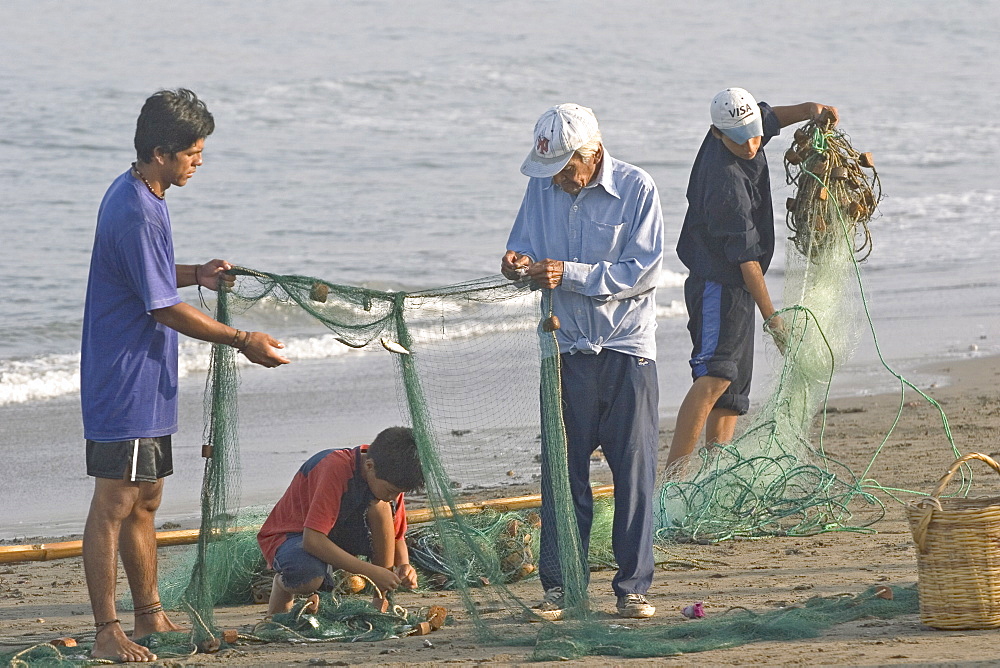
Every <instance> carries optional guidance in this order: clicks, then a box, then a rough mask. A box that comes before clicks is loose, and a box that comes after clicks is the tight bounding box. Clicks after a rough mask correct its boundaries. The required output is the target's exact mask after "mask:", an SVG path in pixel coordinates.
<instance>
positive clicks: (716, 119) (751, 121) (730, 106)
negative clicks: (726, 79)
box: [712, 88, 764, 144]
mask: <svg viewBox="0 0 1000 668" xmlns="http://www.w3.org/2000/svg"><path fill="white" fill-rule="evenodd" d="M712 125H714V126H715V127H717V128H718V129H719V131H720V132H722V133H723V134H724V135H726V136H727V137H729V138H730V139H732V140H733V141H734V142H736V143H737V144H745V143H746V142H747V141H748V140H750V139H752V138H754V137H761V136H763V135H764V124H763V121H762V119H761V115H760V106H759V105H758V104H757V100H755V99H753V95H751V94H750V93H748V92H747V91H745V90H744V89H742V88H727V89H726V90H724V91H722V92H721V93H719V94H718V95H716V96H715V97H714V98H712Z"/></svg>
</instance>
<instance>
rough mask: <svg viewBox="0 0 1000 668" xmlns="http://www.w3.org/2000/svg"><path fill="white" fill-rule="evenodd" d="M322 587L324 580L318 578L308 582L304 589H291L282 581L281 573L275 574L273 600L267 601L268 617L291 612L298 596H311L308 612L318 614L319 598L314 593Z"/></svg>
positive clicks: (272, 586) (272, 587) (272, 590)
mask: <svg viewBox="0 0 1000 668" xmlns="http://www.w3.org/2000/svg"><path fill="white" fill-rule="evenodd" d="M322 585H323V578H316V579H314V580H310V581H309V582H307V583H306V585H305V586H304V587H300V588H298V589H290V588H288V587H286V586H285V583H284V581H283V580H282V579H281V573H275V574H274V581H273V582H272V583H271V598H270V599H268V601H267V616H268V617H270V616H271V615H275V614H277V613H279V612H288V611H289V610H291V609H292V603H294V602H295V595H296V594H311V596H310V597H309V606H310V609H309V610H307V612H318V611H319V596H316V594H314V593H313V592H315V591H316V590H317V589H319V588H320V587H321V586H322ZM314 597H315V598H314Z"/></svg>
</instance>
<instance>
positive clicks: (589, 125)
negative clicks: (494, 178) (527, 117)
mask: <svg viewBox="0 0 1000 668" xmlns="http://www.w3.org/2000/svg"><path fill="white" fill-rule="evenodd" d="M597 133H598V126H597V118H596V117H595V116H594V112H593V111H591V110H590V109H588V108H587V107H582V106H580V105H579V104H560V105H556V106H555V107H551V108H549V109H546V110H545V113H543V114H542V115H541V117H539V119H538V122H537V123H535V131H534V137H535V142H534V145H533V146H532V148H531V152H530V153H528V157H527V158H525V159H524V162H523V163H521V173H522V174H524V175H525V176H532V177H536V178H547V177H550V176H555V175H556V174H558V173H559V171H560V170H562V168H563V167H565V166H566V163H567V162H569V161H570V158H572V157H573V152H574V151H576V150H577V149H578V148H580V147H581V146H584V145H586V144H587V143H588V142H589V141H590V140H591V139H593V138H594V137H595V136H596V135H597Z"/></svg>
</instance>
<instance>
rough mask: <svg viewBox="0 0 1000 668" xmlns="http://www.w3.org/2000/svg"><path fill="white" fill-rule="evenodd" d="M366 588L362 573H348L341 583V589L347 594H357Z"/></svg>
mask: <svg viewBox="0 0 1000 668" xmlns="http://www.w3.org/2000/svg"><path fill="white" fill-rule="evenodd" d="M364 588H365V579H364V578H363V577H361V576H360V575H348V576H347V577H346V578H344V579H343V581H342V582H341V583H340V587H339V589H340V591H341V592H343V593H345V594H357V593H358V592H359V591H361V590H362V589H364Z"/></svg>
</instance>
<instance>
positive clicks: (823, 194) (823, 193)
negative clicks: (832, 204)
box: [816, 187, 830, 202]
mask: <svg viewBox="0 0 1000 668" xmlns="http://www.w3.org/2000/svg"><path fill="white" fill-rule="evenodd" d="M829 196H830V193H829V191H827V189H826V188H825V187H823V188H820V189H819V192H818V193H816V198H817V199H819V200H820V201H822V202H825V201H826V199H827V198H828V197H829Z"/></svg>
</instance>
